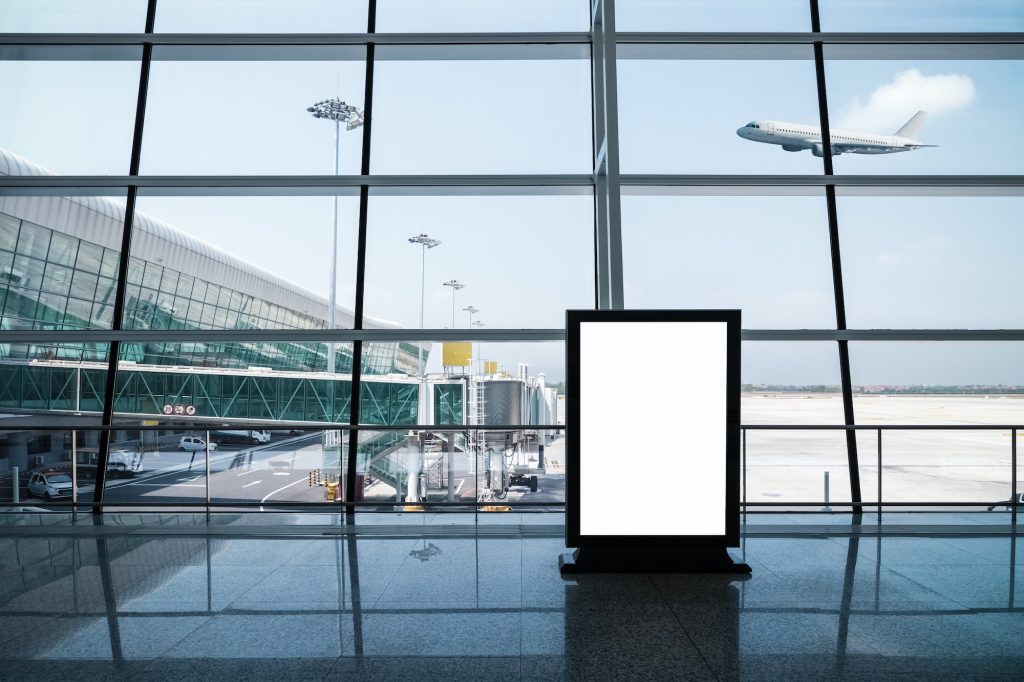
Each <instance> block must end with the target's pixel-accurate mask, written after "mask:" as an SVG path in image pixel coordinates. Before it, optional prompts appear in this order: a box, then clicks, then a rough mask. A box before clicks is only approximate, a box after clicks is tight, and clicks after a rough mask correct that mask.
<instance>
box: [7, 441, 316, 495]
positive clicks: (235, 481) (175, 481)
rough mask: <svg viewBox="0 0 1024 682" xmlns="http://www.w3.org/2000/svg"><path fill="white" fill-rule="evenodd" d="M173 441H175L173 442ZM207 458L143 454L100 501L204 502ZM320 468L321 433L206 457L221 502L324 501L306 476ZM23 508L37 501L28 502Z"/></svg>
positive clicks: (223, 449)
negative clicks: (137, 468) (136, 467)
mask: <svg viewBox="0 0 1024 682" xmlns="http://www.w3.org/2000/svg"><path fill="white" fill-rule="evenodd" d="M175 442H176V441H175ZM205 458H206V453H205V452H203V451H199V452H195V453H192V452H181V451H156V452H147V453H146V454H145V455H144V456H143V467H144V470H143V471H142V472H139V473H138V474H136V475H135V476H133V477H131V478H118V479H113V480H108V481H107V492H106V495H105V496H104V502H106V503H111V502H113V503H117V502H130V503H133V504H134V503H140V502H153V503H155V504H168V503H174V502H190V503H195V502H205V501H206V488H207V486H206V480H205V477H206V462H205ZM322 466H323V456H322V450H321V445H320V434H319V433H313V434H308V435H299V436H295V437H286V438H283V439H281V440H273V441H271V442H270V443H267V444H265V445H255V446H233V445H228V444H221V445H219V447H218V449H217V450H216V451H215V452H212V453H211V454H210V485H209V489H210V498H211V499H212V500H216V501H217V502H219V503H224V502H260V503H262V502H267V501H273V502H281V501H285V502H322V501H324V488H323V487H320V486H316V487H312V488H311V487H310V486H309V473H310V471H311V470H313V469H320V468H321V467H322ZM93 493H94V487H93V486H92V485H91V484H82V485H80V486H79V492H78V499H79V501H81V502H86V503H87V502H91V501H92V500H93ZM25 502H26V503H32V502H41V500H37V499H36V498H28V499H26V500H25Z"/></svg>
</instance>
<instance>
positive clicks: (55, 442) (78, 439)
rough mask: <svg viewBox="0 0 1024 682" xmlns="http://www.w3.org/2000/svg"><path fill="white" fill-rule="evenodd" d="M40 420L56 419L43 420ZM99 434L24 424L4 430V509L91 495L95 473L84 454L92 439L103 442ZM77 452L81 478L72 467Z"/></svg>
mask: <svg viewBox="0 0 1024 682" xmlns="http://www.w3.org/2000/svg"><path fill="white" fill-rule="evenodd" d="M5 378H6V377H5ZM51 419H52V417H51ZM31 421H33V422H34V421H35V420H31ZM88 421H93V420H88ZM95 423H96V424H98V423H99V420H98V419H97V420H95ZM39 424H40V425H44V424H45V425H50V424H52V421H51V422H50V424H46V422H44V421H43V420H39ZM96 434H97V432H95V431H86V430H80V431H35V430H33V429H32V427H31V426H26V425H24V424H23V425H22V426H20V427H18V428H14V429H10V430H5V431H2V432H0V505H2V506H3V508H4V511H19V510H22V511H28V512H32V511H38V510H39V507H40V506H42V505H51V504H52V505H67V504H70V503H71V502H72V501H75V500H76V497H77V501H82V498H83V496H85V497H88V496H90V495H91V494H92V489H93V488H92V484H91V478H94V477H95V476H91V475H90V473H91V472H90V470H89V466H88V465H85V464H83V463H82V457H83V455H84V454H85V452H86V451H88V450H90V448H89V447H88V444H89V443H92V442H99V441H98V439H97V438H96V437H95V436H96ZM76 453H77V455H78V462H79V464H78V471H77V480H76V472H75V471H74V468H73V467H72V462H73V461H74V460H75V456H76ZM15 476H17V485H15ZM76 483H77V485H76Z"/></svg>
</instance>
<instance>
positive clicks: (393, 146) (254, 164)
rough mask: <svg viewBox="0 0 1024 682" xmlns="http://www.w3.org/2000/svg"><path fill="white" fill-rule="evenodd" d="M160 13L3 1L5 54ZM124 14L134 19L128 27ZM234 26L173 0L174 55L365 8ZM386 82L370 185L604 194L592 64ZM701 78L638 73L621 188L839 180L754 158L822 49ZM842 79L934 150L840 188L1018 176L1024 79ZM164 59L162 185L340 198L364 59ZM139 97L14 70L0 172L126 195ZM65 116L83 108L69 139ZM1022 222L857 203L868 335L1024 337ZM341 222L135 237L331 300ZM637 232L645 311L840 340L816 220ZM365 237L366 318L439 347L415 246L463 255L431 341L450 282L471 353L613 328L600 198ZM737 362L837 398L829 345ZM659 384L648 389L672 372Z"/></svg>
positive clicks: (845, 164)
mask: <svg viewBox="0 0 1024 682" xmlns="http://www.w3.org/2000/svg"><path fill="white" fill-rule="evenodd" d="M144 4H145V3H143V2H138V1H136V0H81V1H79V2H76V3H68V2H66V1H65V2H57V1H55V0H32V2H27V1H26V0H8V2H5V3H3V4H0V31H5V30H13V31H25V30H51V31H60V30H83V31H92V30H95V31H125V30H139V28H140V24H139V23H136V22H141V19H139V17H140V16H141V15H139V14H138V13H139V12H140V11H143V12H144ZM378 4H379V8H380V9H379V12H380V13H379V16H378V29H379V30H381V31H412V30H426V31H458V30H464V31H473V30H475V31H487V30H522V31H529V30H559V31H582V30H586V23H587V14H586V9H585V7H586V3H585V2H580V0H557V1H554V0H515V2H513V1H511V0H507V1H502V2H497V1H495V2H488V3H486V8H485V7H483V4H482V3H476V2H469V1H468V0H449V1H445V2H441V1H437V2H424V1H423V0H416V1H413V0H379V3H378ZM581 5H582V8H581ZM769 5H770V7H769ZM965 6H969V8H970V9H969V10H965V9H964V8H965ZM71 7H73V8H74V9H75V11H68V9H69V8H71ZM114 7H117V8H121V9H122V10H126V11H125V12H120V13H119V12H110V11H107V10H110V9H111V8H114ZM200 7H201V8H202V11H201V12H199V11H197V10H198V9H199V8H200ZM239 7H240V5H239V2H237V0H221V1H219V2H213V1H210V0H206V1H204V2H202V3H199V2H197V1H196V0H160V4H159V11H158V15H157V30H162V31H218V30H228V29H229V27H235V28H236V29H237V30H242V31H268V30H270V31H281V32H288V31H324V30H338V31H358V30H361V29H362V26H363V24H364V23H365V2H340V3H339V2H313V1H312V0H299V1H296V2H288V3H284V2H261V1H256V2H251V1H250V2H246V3H245V7H246V9H247V11H246V12H242V13H240V12H239V11H238V10H239ZM821 7H822V22H823V28H824V29H825V30H979V31H984V30H1022V29H1021V26H1022V25H1024V3H1022V2H998V1H996V0H992V1H989V2H979V3H968V4H966V5H965V4H964V3H952V2H944V1H943V2H929V3H927V7H928V11H923V8H924V7H925V3H922V2H919V1H918V2H911V1H909V0H905V1H904V2H902V3H890V4H887V5H886V7H887V8H888V9H887V10H886V22H885V25H884V26H880V25H877V21H876V20H875V18H876V17H877V16H878V12H866V11H864V9H863V7H862V6H861V7H860V9H858V6H857V5H856V3H852V2H849V1H846V0H843V1H839V0H822V3H821ZM140 8H142V9H141V10H140ZM284 8H287V10H288V11H287V12H284V11H283V9H284ZM694 8H697V9H699V10H700V11H694ZM542 10H543V11H542ZM239 20H241V21H243V22H244V23H243V24H242V25H239V24H238V23H237V22H238V21H239ZM200 21H201V23H199V22H200ZM808 24H809V19H808V17H807V3H806V1H805V0H792V1H791V0H779V1H778V2H775V3H770V4H769V3H755V2H749V1H744V2H741V1H739V0H733V1H730V2H715V3H709V2H697V3H679V2H666V1H658V0H632V1H630V0H618V28H619V29H620V30H623V31H627V30H795V31H800V30H806V29H807V26H808ZM328 27H330V28H328ZM1015 27H1016V28H1015ZM464 54H465V56H470V55H469V54H468V53H464ZM624 54H626V56H627V57H629V56H631V55H630V54H629V53H628V52H626V53H624ZM162 56H164V57H166V56H168V55H167V54H166V53H165V54H164V55H162ZM379 56H380V57H382V59H381V60H379V61H378V63H377V66H376V71H375V102H374V139H373V149H372V153H371V170H372V172H374V173H383V174H388V173H450V174H463V173H464V174H473V173H483V174H489V173H582V174H586V173H589V170H590V166H591V131H590V117H591V105H590V70H589V63H588V62H587V61H586V60H582V59H560V60H551V59H546V60H524V61H511V60H480V59H475V60H474V59H450V58H449V59H444V60H433V61H424V62H414V61H405V60H400V59H385V58H386V57H388V56H389V55H388V53H387V51H385V50H380V52H379ZM390 56H392V57H395V56H397V55H396V54H395V53H391V55H390ZM456 56H461V55H456ZM632 56H635V55H632ZM679 56H680V57H681V56H683V55H682V54H680V55H679ZM690 56H691V57H693V56H694V55H693V54H692V53H691V55H690ZM696 56H697V57H703V58H686V59H684V58H677V59H640V58H623V59H620V62H619V68H618V84H619V119H620V157H621V169H622V172H623V173H650V174H658V173H669V174H686V173H695V174H716V173H725V174H731V173H764V174H791V173H792V174H817V173H821V169H822V162H821V160H820V159H817V158H814V157H812V156H811V155H810V153H809V152H800V153H787V152H784V151H782V150H781V149H780V148H778V147H776V146H772V145H762V144H756V143H752V142H749V141H746V140H742V139H740V138H739V137H737V136H736V134H735V130H736V129H737V128H739V127H740V126H742V125H744V124H745V123H746V122H748V121H750V120H755V119H768V118H770V119H773V120H780V121H791V122H797V123H807V124H812V125H816V124H817V116H818V111H817V100H816V93H815V78H814V66H813V60H812V55H811V52H810V48H809V47H808V48H807V49H806V51H804V52H803V53H800V52H798V53H797V54H796V55H795V56H796V57H798V58H796V59H793V58H785V59H758V60H755V59H732V58H716V59H709V58H706V57H707V56H708V55H707V54H705V55H696ZM715 56H716V57H723V56H729V55H727V54H723V53H721V52H719V53H717V54H715ZM732 56H742V55H732ZM788 56H794V55H792V54H790V55H788ZM843 56H844V55H843V54H841V53H838V52H832V53H830V51H829V50H828V49H826V58H827V62H826V76H827V86H828V98H829V104H830V118H831V120H832V125H833V126H836V127H839V126H842V127H849V128H852V129H854V130H860V131H865V132H880V133H892V132H894V131H895V130H896V129H897V128H899V127H900V126H901V125H902V124H903V123H904V122H905V121H906V120H907V119H908V118H909V117H910V116H911V115H913V113H914V112H916V111H917V110H918V109H927V110H928V111H929V116H928V119H927V120H926V122H925V124H924V127H923V128H922V130H921V132H920V134H919V138H920V140H921V141H922V142H924V143H927V144H936V145H939V146H938V147H935V148H927V149H922V150H918V151H915V152H911V153H905V154H896V155H886V156H858V155H843V156H839V157H836V158H835V160H834V162H835V168H836V172H837V173H840V174H843V173H849V174H864V173H879V174H890V173H891V174H908V173H921V174H950V173H967V174H997V175H998V174H1020V173H1022V169H1021V163H1022V162H1021V159H1024V132H1021V130H1020V128H1019V112H1020V111H1021V110H1022V109H1024V89H1022V88H1021V87H1020V83H1021V82H1024V78H1022V77H1024V67H1022V64H1021V62H1020V61H1017V60H1009V59H1002V60H998V59H961V60H948V59H943V60H935V59H928V58H927V57H928V56H929V55H927V54H925V53H921V52H913V51H909V52H905V53H903V54H900V55H896V56H898V57H899V58H897V59H874V58H872V59H867V60H850V59H845V58H841V57H843ZM863 56H869V57H870V56H872V55H870V54H868V53H865V55H863ZM157 57H158V60H157V61H156V62H155V63H154V66H153V70H152V75H151V84H150V93H149V105H148V110H147V117H146V129H145V136H144V143H143V150H142V151H143V153H142V172H143V173H144V174H163V173H169V174H192V173H194V174H217V173H223V174H229V173H231V174H297V175H301V174H329V173H330V172H331V171H332V170H333V139H334V131H333V126H331V124H330V123H328V122H326V121H323V120H315V119H313V118H311V117H310V116H309V114H307V113H306V112H305V107H307V106H309V105H310V104H312V103H313V102H315V101H317V100H319V99H323V98H326V97H330V96H334V95H339V96H341V97H342V98H343V99H345V100H346V101H348V102H349V103H352V104H355V105H356V106H362V105H363V102H362V97H363V78H364V64H363V62H362V61H361V59H359V58H356V59H347V60H342V61H336V60H335V61H332V60H318V61H286V62H277V63H274V62H266V61H192V62H185V61H171V60H168V59H162V58H160V57H161V55H160V54H159V52H158V53H157ZM357 57H358V55H357ZM832 57H836V58H832ZM137 79H138V66H137V64H135V63H132V62H117V61H104V62H42V61H39V62H32V61H0V93H4V94H3V97H4V101H5V106H4V107H0V146H2V147H4V148H6V149H9V150H11V151H14V152H15V153H18V154H21V155H23V156H25V157H26V158H28V159H30V160H32V161H35V162H37V163H40V164H42V165H44V166H47V167H49V168H51V169H53V170H55V171H58V172H61V173H69V174H74V173H83V174H123V173H126V172H127V164H128V158H129V155H130V148H131V139H130V135H131V130H132V124H133V117H134V109H135V92H136V88H137ZM55 102H58V103H60V102H70V103H73V110H74V114H73V115H69V114H68V107H65V106H54V103H55ZM11 103H14V106H11ZM993 131H998V147H997V148H996V149H994V148H993V139H994V137H996V134H995V133H994V132H993ZM361 136H362V130H361V129H357V130H355V131H350V132H344V131H343V132H342V134H341V158H340V165H341V172H342V173H345V174H350V173H357V172H358V168H359V164H360V149H361ZM1022 202H1024V199H1022V198H1020V197H955V198H954V197H941V198H940V197H847V196H842V197H840V199H839V206H838V213H839V225H840V231H841V232H840V239H841V249H842V253H843V257H844V261H843V268H844V273H843V274H844V283H845V287H846V302H847V316H848V323H849V326H851V327H854V328H901V327H902V328H907V327H923V328H948V327H966V328H1021V327H1024V313H1022V312H1021V311H1022V310H1024V308H1022V307H1021V306H1020V304H1019V302H1020V301H1021V300H1022V294H1024V276H1022V275H1021V274H1020V268H1019V254H1020V253H1021V251H1022V247H1024V233H1022V232H1021V231H1020V230H1019V229H1017V225H1018V223H1019V216H1020V215H1021V214H1022V211H1021V209H1022V208H1024V206H1022ZM331 205H332V202H331V199H330V197H322V196H306V197H303V196H298V197H274V196H264V197H151V196H143V197H141V198H140V200H139V208H140V210H142V211H144V212H146V213H148V214H150V215H152V216H154V217H157V218H159V219H161V220H164V221H166V222H169V223H171V224H172V225H175V226H176V227H178V228H180V229H182V230H184V231H186V232H189V233H191V234H194V235H197V236H199V237H200V238H202V239H204V240H206V241H208V242H210V243H212V244H214V245H217V246H220V247H222V248H225V249H227V250H230V251H232V252H233V253H235V254H236V255H238V256H240V257H242V258H245V259H247V260H250V261H252V262H253V263H255V264H256V265H258V266H259V267H261V268H264V269H266V270H268V271H271V272H274V273H276V274H278V275H280V276H282V277H285V278H287V279H289V280H292V281H294V282H296V283H298V284H300V285H302V286H304V287H306V288H308V289H310V290H312V291H314V292H317V293H319V294H322V295H325V296H326V293H327V291H326V289H327V281H328V272H329V261H330V253H329V252H330V248H329V243H330V242H329V238H330V229H331V211H332V208H331ZM979 216H982V217H983V219H982V220H979V219H978V218H979ZM357 217H358V203H357V201H356V199H355V198H354V197H342V198H341V200H340V220H339V224H340V239H339V254H338V262H339V277H338V281H339V287H338V301H339V303H340V304H342V305H346V306H351V305H352V302H353V300H354V290H355V277H354V270H355V239H356V231H355V227H356V222H357ZM622 217H623V242H624V244H623V250H624V273H625V297H626V304H627V306H629V307H693V306H714V307H741V308H742V309H743V311H744V327H746V328H761V329H780V328H782V329H785V328H829V327H832V326H833V325H834V324H835V308H834V300H833V294H832V275H831V266H830V262H829V246H828V232H827V221H826V213H825V201H824V196H823V195H818V194H814V193H811V194H810V195H808V196H786V197H771V196H739V197H721V196H653V195H639V196H637V195H629V196H625V197H623V201H622ZM368 230H369V231H368V243H367V281H366V310H367V313H368V314H369V315H372V316H375V317H379V318H383V319H388V320H393V321H396V322H398V323H400V324H402V325H403V326H405V327H410V328H415V327H417V326H419V317H420V296H421V286H420V282H421V270H420V268H421V266H422V261H421V256H422V252H421V249H420V248H419V247H417V246H415V245H413V244H410V243H409V242H408V241H407V240H408V238H409V237H411V236H414V235H416V234H419V233H421V232H425V233H428V234H429V235H430V236H431V237H434V238H437V239H440V240H441V242H442V244H441V245H440V246H439V247H437V248H436V249H432V250H430V251H429V252H428V253H427V254H426V263H425V266H426V271H425V277H424V282H425V286H424V287H423V289H422V296H423V302H424V304H423V316H424V326H425V327H449V326H451V324H452V320H451V313H452V291H451V289H450V288H449V287H445V286H443V282H445V281H448V280H451V279H453V278H454V279H456V280H458V281H459V282H462V283H464V284H465V285H466V287H465V288H464V289H462V290H460V291H458V292H457V294H456V296H455V304H456V306H455V307H456V320H455V324H456V326H457V327H467V326H468V322H469V317H468V313H465V312H463V311H462V308H463V307H465V306H467V305H472V306H474V307H476V308H478V309H479V310H480V312H479V313H478V314H477V316H476V318H475V319H476V320H477V321H481V322H484V323H485V324H486V326H487V327H488V328H505V327H508V328H524V327H525V328H557V327H561V326H562V324H563V320H564V311H565V309H566V308H573V307H583V308H586V307H592V306H593V240H592V230H593V197H592V196H590V195H588V194H564V195H554V196H543V195H532V196H530V195H527V196H463V197H453V196H376V195H375V196H373V197H371V200H370V206H369V213H368ZM744 352H745V356H744V357H745V362H744V370H743V380H744V381H745V382H751V383H786V384H804V383H832V384H836V383H838V362H837V353H836V352H835V346H834V344H830V343H824V344H816V343H810V342H805V343H766V342H762V343H748V344H745V349H744ZM851 353H852V355H853V358H854V363H853V374H854V381H855V383H867V384H877V383H931V384H939V383H1018V384H1020V383H1024V353H1021V352H1020V346H1019V344H1016V345H1015V344H996V343H973V344H951V343H950V344H935V343H933V344H886V343H877V342H874V343H860V344H853V345H852V351H851ZM439 354H440V353H439V349H437V350H436V351H435V353H433V355H434V358H433V359H432V365H431V366H429V367H428V369H438V368H439V367H435V366H434V365H435V364H436V363H437V362H438V357H437V356H439ZM481 355H482V356H483V357H485V358H487V359H497V360H499V361H501V362H502V364H503V365H504V366H505V367H506V369H509V370H510V371H513V372H514V371H515V369H516V366H517V364H518V363H519V362H527V363H529V365H530V371H531V373H536V372H540V371H543V372H545V373H546V374H547V375H548V377H549V380H559V379H561V378H563V377H564V367H563V356H564V347H563V345H562V344H561V343H534V344H484V347H483V349H482V351H481ZM646 360H647V361H648V364H649V366H651V367H656V366H657V364H656V363H658V362H664V361H668V359H664V358H646Z"/></svg>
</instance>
